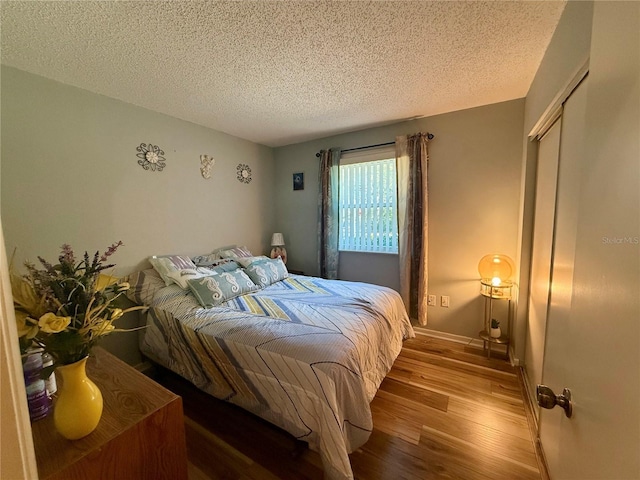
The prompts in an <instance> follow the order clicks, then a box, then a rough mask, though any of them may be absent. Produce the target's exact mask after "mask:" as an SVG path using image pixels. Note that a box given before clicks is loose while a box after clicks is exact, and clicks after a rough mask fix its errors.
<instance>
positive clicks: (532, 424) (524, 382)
mask: <svg viewBox="0 0 640 480" xmlns="http://www.w3.org/2000/svg"><path fill="white" fill-rule="evenodd" d="M518 378H519V379H520V389H521V390H522V398H523V399H524V409H525V413H526V415H527V423H528V425H529V432H530V434H531V439H532V440H533V444H534V447H535V452H536V461H537V462H538V470H540V478H541V480H550V478H551V477H550V476H549V467H548V466H547V459H546V458H545V455H544V450H543V448H542V444H541V443H540V435H539V431H538V409H537V408H536V405H537V402H536V399H534V398H532V397H531V394H530V393H529V392H531V391H532V390H531V389H530V388H529V387H530V384H529V379H528V377H527V374H526V372H525V371H524V368H523V367H520V368H519V369H518Z"/></svg>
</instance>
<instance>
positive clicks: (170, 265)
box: [149, 255, 196, 286]
mask: <svg viewBox="0 0 640 480" xmlns="http://www.w3.org/2000/svg"><path fill="white" fill-rule="evenodd" d="M149 262H150V263H151V265H152V266H153V268H155V270H156V272H158V273H159V274H160V276H161V277H162V279H163V280H164V284H165V285H166V286H169V285H171V284H172V283H177V282H176V281H175V280H174V279H173V278H171V277H170V276H169V274H170V273H173V272H177V271H180V270H195V269H196V264H195V263H193V262H192V261H191V259H190V258H189V257H187V256H185V255H166V256H163V257H157V256H155V255H154V256H152V257H149Z"/></svg>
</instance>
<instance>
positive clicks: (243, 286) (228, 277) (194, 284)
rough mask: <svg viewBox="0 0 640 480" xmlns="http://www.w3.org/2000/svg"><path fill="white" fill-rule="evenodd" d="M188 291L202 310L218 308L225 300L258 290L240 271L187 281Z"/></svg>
mask: <svg viewBox="0 0 640 480" xmlns="http://www.w3.org/2000/svg"><path fill="white" fill-rule="evenodd" d="M187 283H188V284H189V289H190V290H191V292H192V293H193V295H194V296H195V297H196V299H197V300H198V302H199V303H200V305H202V306H203V307H204V308H211V307H215V306H218V305H220V304H222V303H224V302H226V301H227V300H231V299H232V298H235V297H238V296H240V295H244V294H246V293H251V292H255V291H257V290H259V287H258V286H257V285H256V284H255V283H253V282H252V281H251V279H250V278H249V277H248V276H247V274H246V273H244V272H243V271H242V270H241V269H239V268H238V269H236V270H233V271H231V272H222V273H215V274H213V275H209V276H206V277H202V278H193V279H190V280H187Z"/></svg>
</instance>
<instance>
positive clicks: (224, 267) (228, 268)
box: [207, 258, 240, 273]
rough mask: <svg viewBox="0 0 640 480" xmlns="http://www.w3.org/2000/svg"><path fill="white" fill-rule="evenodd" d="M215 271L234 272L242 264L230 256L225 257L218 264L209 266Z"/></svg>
mask: <svg viewBox="0 0 640 480" xmlns="http://www.w3.org/2000/svg"><path fill="white" fill-rule="evenodd" d="M207 268H208V269H209V270H211V271H212V272H213V273H224V272H233V271H234V270H237V269H239V268H240V264H238V262H236V261H235V260H232V259H230V258H225V259H224V261H223V262H221V263H220V264H218V265H216V266H212V267H207Z"/></svg>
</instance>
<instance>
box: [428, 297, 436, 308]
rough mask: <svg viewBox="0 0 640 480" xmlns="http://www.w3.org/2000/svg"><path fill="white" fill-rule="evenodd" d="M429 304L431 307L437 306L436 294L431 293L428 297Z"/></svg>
mask: <svg viewBox="0 0 640 480" xmlns="http://www.w3.org/2000/svg"><path fill="white" fill-rule="evenodd" d="M427 305H429V306H430V307H435V306H436V296H435V295H429V296H428V297H427Z"/></svg>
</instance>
